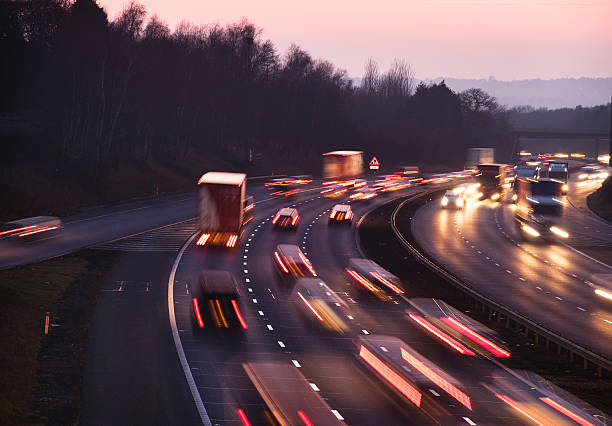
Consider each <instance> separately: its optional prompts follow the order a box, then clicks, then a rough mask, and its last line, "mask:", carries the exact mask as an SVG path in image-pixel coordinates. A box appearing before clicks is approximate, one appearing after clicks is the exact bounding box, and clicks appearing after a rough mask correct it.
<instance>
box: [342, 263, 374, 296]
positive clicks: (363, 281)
mask: <svg viewBox="0 0 612 426" xmlns="http://www.w3.org/2000/svg"><path fill="white" fill-rule="evenodd" d="M346 273H347V274H349V275H350V276H351V277H353V278H354V279H355V281H357V282H358V283H359V284H361V285H362V286H364V287H365V288H367V289H368V290H370V291H371V292H373V293H378V292H380V289H379V288H378V287H375V286H373V285H372V283H371V282H370V281H368V280H366V279H365V278H364V277H362V276H361V275H359V274H358V273H357V272H355V271H353V270H351V269H347V270H346Z"/></svg>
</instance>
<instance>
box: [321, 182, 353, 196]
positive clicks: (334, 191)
mask: <svg viewBox="0 0 612 426" xmlns="http://www.w3.org/2000/svg"><path fill="white" fill-rule="evenodd" d="M346 192H347V189H346V188H345V187H344V186H342V185H331V186H329V187H328V188H325V189H324V190H323V191H321V194H323V196H324V197H327V198H337V197H341V196H343V195H344V194H346Z"/></svg>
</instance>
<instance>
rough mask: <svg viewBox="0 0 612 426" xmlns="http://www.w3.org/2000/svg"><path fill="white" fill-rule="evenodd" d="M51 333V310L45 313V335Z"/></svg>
mask: <svg viewBox="0 0 612 426" xmlns="http://www.w3.org/2000/svg"><path fill="white" fill-rule="evenodd" d="M47 334H49V312H47V315H45V335H47Z"/></svg>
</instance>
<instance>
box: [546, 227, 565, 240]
mask: <svg viewBox="0 0 612 426" xmlns="http://www.w3.org/2000/svg"><path fill="white" fill-rule="evenodd" d="M550 232H552V233H553V234H555V235H557V236H559V237H561V238H569V234H568V233H567V232H566V231H564V230H563V229H561V228H558V227H556V226H551V227H550Z"/></svg>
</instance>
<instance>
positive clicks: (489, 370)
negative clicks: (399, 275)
mask: <svg viewBox="0 0 612 426" xmlns="http://www.w3.org/2000/svg"><path fill="white" fill-rule="evenodd" d="M418 191H420V188H409V189H407V190H405V191H404V193H403V194H400V193H392V194H393V195H387V196H379V197H376V198H374V199H373V200H370V201H367V202H364V201H355V202H353V203H352V206H353V209H354V213H355V218H354V222H355V223H356V222H357V221H358V220H359V218H360V217H362V216H363V215H364V214H365V213H367V212H368V211H370V210H371V209H374V208H376V207H378V206H380V205H382V204H383V203H384V202H386V201H389V200H390V199H391V198H392V197H403V196H407V195H410V194H414V193H416V192H418ZM247 193H249V194H253V195H255V197H256V200H258V201H257V204H256V207H255V209H254V214H255V216H254V219H253V220H252V221H250V222H249V223H248V224H247V225H246V226H245V227H244V233H243V236H242V238H241V239H240V241H239V244H238V246H237V247H236V248H235V249H233V250H232V249H225V248H223V249H219V248H214V247H197V246H196V245H195V238H196V237H197V235H198V234H197V229H196V225H195V220H194V218H193V216H194V214H195V197H194V196H191V195H185V196H177V197H173V198H171V199H168V200H164V201H156V202H143V203H135V204H133V205H129V206H119V207H115V208H108V209H107V210H103V211H98V212H94V213H88V214H85V215H84V216H83V217H73V218H68V219H66V220H65V223H66V226H65V228H64V230H63V232H62V233H61V234H60V235H59V236H57V237H55V238H51V239H49V240H45V241H41V242H39V244H32V245H29V246H27V247H23V248H22V250H23V253H21V252H20V253H19V254H21V255H24V256H23V257H21V258H19V256H18V254H12V253H9V254H7V252H8V251H9V250H6V249H5V250H4V251H2V256H3V257H2V258H1V259H2V262H3V265H4V266H5V267H6V266H8V265H11V264H15V263H23V262H25V261H29V260H34V259H38V258H41V257H53V256H57V255H60V254H62V253H65V252H68V251H72V250H76V249H78V248H80V247H90V246H96V247H97V248H99V249H104V250H113V251H118V252H120V253H122V254H121V255H120V256H119V257H118V260H117V261H116V262H115V265H114V266H113V268H112V270H111V271H109V275H108V277H107V279H106V282H105V284H104V285H103V288H102V291H101V294H100V297H99V299H98V302H97V304H96V307H95V308H94V312H93V317H92V321H91V325H90V331H89V334H88V345H87V351H86V359H85V367H84V377H83V395H82V398H83V409H82V417H81V421H82V422H83V423H84V424H95V425H105V424H221V425H225V424H227V425H230V424H237V425H239V424H248V423H246V422H245V419H248V422H250V424H273V422H272V421H271V418H272V413H271V411H270V409H269V406H267V405H266V403H265V402H264V399H263V398H262V396H261V395H260V394H259V393H258V391H257V390H256V388H255V386H254V384H253V382H252V381H251V380H250V379H249V377H248V375H247V373H246V372H245V369H244V368H243V363H246V362H254V361H265V362H272V361H274V362H279V363H281V364H285V365H289V366H292V368H296V369H298V370H299V371H300V372H301V374H302V375H303V376H304V377H305V378H306V380H307V381H308V383H309V385H310V387H311V388H312V392H316V393H317V394H318V395H320V396H321V397H322V398H323V400H324V401H325V403H326V404H327V405H328V406H329V409H330V410H331V412H332V413H333V416H334V418H335V419H336V420H338V422H339V423H342V422H344V423H346V424H351V425H353V424H355V425H380V424H385V425H386V424H389V425H392V424H418V425H420V424H465V425H474V424H532V423H533V421H534V419H536V420H537V422H539V423H541V424H571V422H570V421H569V420H568V417H566V416H565V415H563V414H560V411H558V408H557V409H553V408H554V407H553V408H551V406H550V405H547V404H544V403H543V402H542V398H545V399H546V398H552V400H553V401H558V402H559V403H561V404H564V406H565V407H568V409H570V410H571V411H572V412H573V413H578V414H579V415H580V416H582V418H583V419H588V421H589V423H590V424H601V421H600V420H599V417H597V415H602V413H600V412H598V411H597V410H595V409H593V408H592V407H589V406H588V405H587V404H585V403H583V402H582V401H578V400H574V399H572V398H570V397H568V396H566V395H562V394H560V393H557V391H555V388H554V387H553V386H552V385H550V384H548V383H546V382H545V381H544V380H543V379H541V378H538V377H535V376H533V375H525V374H522V373H518V372H515V371H512V370H509V369H507V368H506V367H504V366H503V365H502V364H501V363H500V362H498V361H497V359H495V357H493V356H491V355H490V354H489V355H487V354H484V353H482V351H478V352H476V351H475V352H472V351H469V350H468V351H466V352H467V353H459V351H457V349H456V346H453V345H454V344H448V343H444V341H443V340H441V339H440V338H438V337H435V336H434V335H433V334H431V332H430V331H427V329H426V328H424V326H423V325H422V324H420V323H419V322H418V321H417V320H415V319H414V317H410V316H409V315H408V314H409V313H412V314H418V315H422V316H423V317H424V318H425V320H424V322H425V324H427V327H430V326H431V321H433V319H435V317H436V316H440V315H445V316H446V315H451V316H453V315H455V314H452V313H450V314H449V311H448V310H446V309H445V310H441V311H440V312H437V309H438V308H440V306H444V304H443V302H441V301H432V300H429V299H428V300H412V299H410V298H409V297H410V291H409V289H408V288H405V290H406V294H405V295H395V294H390V295H389V296H390V298H389V299H388V300H380V299H377V298H375V297H373V296H372V295H371V294H364V293H363V292H362V291H361V290H360V289H359V288H358V285H357V284H356V283H355V282H353V281H352V280H350V279H349V278H348V276H347V275H346V273H345V272H344V267H346V266H347V264H348V260H349V259H350V258H353V257H361V249H360V247H358V245H357V242H356V238H355V237H356V232H355V231H356V229H355V226H352V227H347V226H329V225H328V223H327V217H328V215H329V211H330V209H331V207H332V206H333V205H334V204H336V203H339V202H348V201H347V200H346V199H344V200H340V199H328V198H323V197H322V196H321V195H320V194H319V189H318V188H316V187H311V188H310V189H308V190H306V191H303V192H302V193H301V194H299V195H298V196H297V198H296V199H294V200H291V201H289V202H288V201H287V200H286V199H274V198H270V197H269V196H268V195H267V192H266V191H265V190H264V188H263V186H262V185H261V184H252V185H249V186H248V188H247ZM285 206H295V207H296V208H297V209H298V210H299V212H300V217H301V219H300V221H299V223H298V228H297V230H296V231H295V232H283V231H277V230H274V229H273V228H272V225H271V219H272V218H273V217H274V214H275V213H276V211H277V210H278V209H279V208H280V207H285ZM427 209H428V208H425V209H424V211H425V213H427V211H428V210H427ZM482 211H483V212H484V211H485V209H482ZM487 211H488V210H487ZM491 211H492V212H493V214H495V209H494V208H491ZM438 213H440V212H438V211H437V210H436V213H435V214H434V216H436V217H434V218H433V219H435V220H438V219H439V217H438ZM446 213H450V212H446ZM432 214H433V213H432ZM442 215H444V214H442ZM446 216H449V217H448V218H447V219H448V220H451V219H450V214H447V215H446ZM433 223H437V224H436V225H433V227H434V228H437V227H439V226H440V225H439V222H433ZM451 226H454V223H452V224H451V223H450V222H449V223H448V227H449V229H451V228H450V227H451ZM147 229H149V231H148V232H144V231H145V230H147ZM447 234H448V233H447ZM121 236H125V237H127V238H123V239H118V238H119V237H121ZM440 238H442V235H440ZM280 243H289V244H296V245H298V246H300V248H301V249H302V250H303V251H304V253H305V254H306V256H307V257H308V258H309V259H310V260H311V262H312V264H313V266H314V269H315V270H316V271H317V275H318V276H319V277H321V278H322V279H323V280H324V281H325V282H326V283H327V285H328V286H329V287H330V288H331V289H332V291H333V292H335V293H336V294H337V295H338V296H340V297H341V298H342V300H343V301H344V302H346V303H347V304H348V306H349V307H350V316H349V317H348V320H346V321H347V322H348V323H349V330H348V331H347V332H346V333H344V334H336V333H331V332H329V331H322V330H319V329H317V328H316V327H313V326H311V325H310V324H309V323H308V322H306V321H304V318H303V317H301V316H300V315H297V313H296V302H295V301H293V300H291V299H290V297H289V294H290V292H291V288H292V286H293V283H287V282H284V281H281V280H280V279H279V278H278V276H277V273H276V271H275V269H274V267H273V252H274V249H275V247H276V245H277V244H280ZM456 250H457V252H465V247H461V250H458V249H456ZM447 254H448V253H447ZM11 256H12V257H11ZM576 262H577V260H576ZM202 269H221V270H227V271H231V272H232V273H233V274H234V276H235V277H236V278H237V280H238V282H239V285H240V292H241V295H240V302H239V303H240V309H241V311H242V315H243V317H244V320H245V322H246V323H247V324H248V329H246V330H244V332H243V333H244V334H243V335H242V336H241V337H237V335H236V334H234V333H232V334H229V333H223V332H220V331H215V332H209V333H197V334H196V333H194V329H193V319H192V308H191V306H192V304H191V295H192V290H191V286H192V284H193V282H194V276H195V274H196V273H197V272H198V271H200V270H202ZM534 273H537V272H534ZM497 276H499V272H498V273H497ZM424 306H425V307H427V306H429V308H428V309H430V310H429V311H427V309H425V310H419V309H423V307H424ZM432 306H433V307H434V308H431V307H432ZM440 309H441V308H440ZM418 315H417V316H418ZM458 315H459V314H458ZM430 318H432V319H430ZM457 318H459V319H460V318H461V317H460V316H458V317H457ZM489 332H490V333H491V335H494V333H493V332H491V331H490V330H489ZM382 335H387V336H393V337H396V338H400V339H401V340H402V341H403V343H400V344H399V346H398V345H397V344H393V343H392V342H391V341H390V340H388V339H389V338H386V337H379V336H382ZM360 337H366V338H372V339H374V341H375V342H385V341H388V342H389V343H385V346H383V343H377V345H378V348H379V349H380V350H382V351H383V352H388V351H389V350H388V349H387V348H386V346H388V347H389V348H395V349H397V350H398V354H396V355H399V348H400V347H401V348H405V349H406V350H410V351H413V353H416V354H418V357H420V359H422V360H426V362H427V363H428V365H430V366H431V369H433V371H434V372H437V373H435V374H434V375H435V376H436V377H443V378H445V381H440V380H438V379H436V380H434V379H432V378H431V377H432V376H431V374H432V373H431V372H430V373H429V374H430V375H429V376H428V375H426V374H425V373H423V372H422V370H420V369H419V368H418V367H416V366H417V365H418V363H417V364H414V363H413V364H412V365H409V364H408V363H407V362H405V361H402V359H401V358H400V360H399V363H400V364H397V365H395V368H396V371H399V372H400V374H403V375H406V376H407V377H412V378H414V377H418V379H419V380H418V383H417V384H416V385H415V386H416V388H417V391H418V392H419V393H420V395H421V397H422V402H421V403H420V404H419V405H420V407H418V406H417V405H416V404H415V403H413V402H411V401H409V400H408V399H406V398H405V397H403V396H402V395H400V394H399V393H398V392H396V391H392V390H391V389H390V387H388V386H386V385H385V384H384V383H385V382H384V380H382V379H381V377H380V376H379V375H377V374H376V373H374V372H373V371H372V370H370V369H368V368H366V367H365V365H364V364H363V363H362V362H359V356H358V349H359V343H358V342H359V341H360V340H359V339H360ZM454 337H455V339H458V340H460V341H461V342H462V343H463V344H465V345H466V346H469V347H473V346H470V345H471V343H470V342H468V341H466V340H465V339H463V340H461V336H460V335H457V334H455V335H454ZM377 339H378V340H377ZM381 339H382V340H381ZM447 342H448V340H447ZM455 345H456V343H455ZM453 347H454V348H453ZM413 362H414V361H413ZM449 389H451V390H449ZM458 395H459V396H458ZM465 398H467V402H466V400H465ZM549 401H550V400H549ZM304 410H305V411H308V407H304ZM311 415H312V413H311ZM304 424H308V422H306V421H305V422H304Z"/></svg>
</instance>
